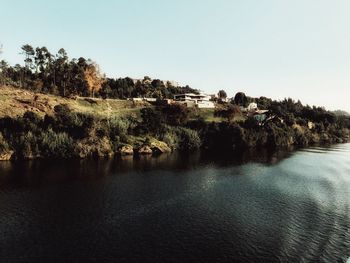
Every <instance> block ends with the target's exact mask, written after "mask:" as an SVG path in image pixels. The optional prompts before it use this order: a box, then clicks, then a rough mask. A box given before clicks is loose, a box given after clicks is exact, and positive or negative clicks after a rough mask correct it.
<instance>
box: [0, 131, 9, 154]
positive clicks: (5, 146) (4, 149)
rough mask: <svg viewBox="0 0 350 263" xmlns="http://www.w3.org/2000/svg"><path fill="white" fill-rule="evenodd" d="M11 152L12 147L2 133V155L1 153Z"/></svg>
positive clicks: (0, 135)
mask: <svg viewBox="0 0 350 263" xmlns="http://www.w3.org/2000/svg"><path fill="white" fill-rule="evenodd" d="M9 150H10V146H9V144H8V143H7V141H6V140H5V138H4V136H3V135H2V133H1V132H0V153H1V152H7V151H9Z"/></svg>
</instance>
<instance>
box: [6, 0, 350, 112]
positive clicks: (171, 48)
mask: <svg viewBox="0 0 350 263" xmlns="http://www.w3.org/2000/svg"><path fill="white" fill-rule="evenodd" d="M0 14H1V15H0V42H1V43H2V44H3V45H4V53H3V55H2V56H3V58H5V59H6V60H7V61H9V62H10V63H11V64H14V63H18V62H21V61H22V58H21V56H20V55H19V54H18V53H19V52H20V47H21V46H22V45H23V44H26V43H29V44H32V45H33V46H46V47H48V48H49V50H50V51H51V52H56V51H57V50H58V49H59V48H60V47H64V48H65V49H66V50H67V52H68V54H69V56H70V57H79V56H83V57H86V58H91V59H93V60H95V61H96V62H97V63H98V64H100V66H101V69H102V70H103V71H104V72H105V73H106V74H107V76H110V77H126V76H130V77H133V78H142V77H143V76H145V75H148V76H150V77H152V78H160V79H169V80H176V81H179V82H180V83H181V84H189V85H190V86H192V87H194V88H197V89H201V90H204V91H206V92H208V93H213V92H217V91H218V90H219V89H224V90H226V91H227V93H228V94H229V95H230V96H233V95H234V94H235V93H236V92H237V91H244V92H245V93H246V94H247V95H250V96H267V97H272V98H275V99H283V98H285V97H292V98H294V99H300V100H301V101H302V102H304V103H308V104H311V105H314V104H315V105H321V106H322V105H323V106H326V107H327V108H328V109H338V108H339V109H345V110H347V111H350V103H349V99H350V89H349V88H350V15H349V14H350V1H348V0H240V1H238V0H210V1H209V0H114V1H112V0H100V1H96V0H94V1H91V0H60V1H49V0H31V1H20V0H0Z"/></svg>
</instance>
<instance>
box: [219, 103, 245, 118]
mask: <svg viewBox="0 0 350 263" xmlns="http://www.w3.org/2000/svg"><path fill="white" fill-rule="evenodd" d="M239 114H241V110H240V109H239V107H237V106H235V105H232V104H229V105H228V106H227V107H226V108H224V109H219V110H216V111H215V112H214V116H215V117H221V118H225V119H227V121H229V122H230V121H232V120H233V119H234V117H235V116H236V115H239Z"/></svg>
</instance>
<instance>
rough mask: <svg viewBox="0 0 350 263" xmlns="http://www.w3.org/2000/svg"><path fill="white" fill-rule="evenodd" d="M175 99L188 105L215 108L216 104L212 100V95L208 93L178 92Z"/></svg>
mask: <svg viewBox="0 0 350 263" xmlns="http://www.w3.org/2000/svg"><path fill="white" fill-rule="evenodd" d="M174 101H175V102H177V103H181V104H185V105H186V106H187V107H198V108H208V109H210V108H215V104H214V103H213V102H212V101H211V96H210V95H206V94H194V93H184V94H178V95H175V96H174Z"/></svg>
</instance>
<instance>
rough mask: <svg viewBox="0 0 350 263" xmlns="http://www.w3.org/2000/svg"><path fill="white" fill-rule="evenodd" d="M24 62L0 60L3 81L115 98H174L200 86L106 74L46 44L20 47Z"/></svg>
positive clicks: (34, 88) (42, 89)
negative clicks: (13, 63) (106, 75)
mask: <svg viewBox="0 0 350 263" xmlns="http://www.w3.org/2000/svg"><path fill="white" fill-rule="evenodd" d="M21 50H22V52H21V54H23V56H24V66H21V65H19V64H16V65H15V66H11V65H9V64H8V63H7V62H6V61H5V60H1V61H0V85H10V86H14V87H19V88H25V89H28V90H31V91H34V92H41V93H50V94H54V95H59V96H64V97H71V96H91V97H103V98H114V99H125V98H130V97H152V98H173V95H174V94H179V93H185V92H193V93H197V92H198V91H197V90H194V89H192V88H190V87H189V86H185V87H180V86H177V85H174V84H172V82H170V81H161V80H159V79H153V80H152V79H151V78H150V77H147V76H146V77H144V78H143V79H141V80H133V79H131V78H128V77H127V78H117V79H113V78H106V77H105V76H104V75H103V74H102V73H101V72H100V70H99V66H98V65H97V64H96V63H95V62H93V61H92V60H90V59H85V58H82V57H80V58H78V59H75V58H73V59H69V57H68V55H67V52H66V51H65V50H64V49H63V48H61V49H60V50H59V51H58V52H57V54H52V53H51V52H50V51H49V50H48V49H47V48H46V47H37V48H33V47H32V46H31V45H28V44H27V45H24V46H22V48H21Z"/></svg>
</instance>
